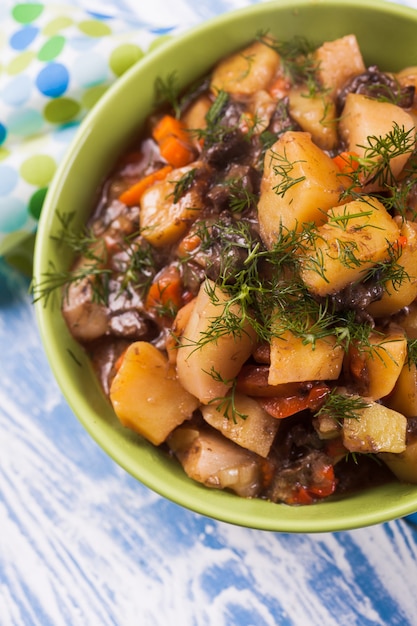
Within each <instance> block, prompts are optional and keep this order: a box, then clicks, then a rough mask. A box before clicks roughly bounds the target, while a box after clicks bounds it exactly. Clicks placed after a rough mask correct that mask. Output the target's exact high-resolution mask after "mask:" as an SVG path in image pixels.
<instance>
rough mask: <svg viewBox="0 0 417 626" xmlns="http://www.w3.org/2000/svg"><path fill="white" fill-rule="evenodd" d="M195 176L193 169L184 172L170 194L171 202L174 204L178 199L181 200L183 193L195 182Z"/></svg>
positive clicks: (195, 171) (194, 169)
mask: <svg viewBox="0 0 417 626" xmlns="http://www.w3.org/2000/svg"><path fill="white" fill-rule="evenodd" d="M196 174H197V168H196V167H194V168H192V169H191V170H188V172H185V174H183V175H182V176H181V178H180V179H178V180H176V181H175V185H174V191H173V192H172V200H173V202H174V204H176V203H177V202H179V200H180V198H182V196H183V195H184V194H185V192H186V191H188V189H189V188H190V187H191V185H192V184H193V182H194V180H195V176H196Z"/></svg>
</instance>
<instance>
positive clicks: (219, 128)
mask: <svg viewBox="0 0 417 626" xmlns="http://www.w3.org/2000/svg"><path fill="white" fill-rule="evenodd" d="M229 99H230V96H229V94H228V93H227V92H226V91H223V90H220V91H218V93H217V95H216V98H215V100H214V102H213V104H212V105H211V107H210V108H209V110H208V111H207V113H206V116H205V120H206V127H205V128H196V129H193V130H192V131H191V132H192V134H194V135H195V136H196V137H197V139H198V140H200V141H201V140H204V146H205V147H208V146H211V145H213V144H215V143H217V142H218V141H221V140H222V139H223V137H224V135H225V134H227V133H229V132H231V129H230V128H229V127H226V126H224V125H222V124H221V120H222V117H223V113H224V110H225V108H226V106H227V104H228V102H229Z"/></svg>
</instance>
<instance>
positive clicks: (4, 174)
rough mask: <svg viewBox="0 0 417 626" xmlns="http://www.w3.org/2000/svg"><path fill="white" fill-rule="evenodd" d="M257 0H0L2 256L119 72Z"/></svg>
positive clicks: (405, 0) (15, 248)
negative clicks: (210, 20) (194, 29)
mask: <svg viewBox="0 0 417 626" xmlns="http://www.w3.org/2000/svg"><path fill="white" fill-rule="evenodd" d="M262 1H264V0H210V1H208V0H202V2H198V3H196V2H194V0H151V1H150V2H147V1H146V2H145V1H139V2H138V1H137V0H55V1H54V2H50V0H44V1H41V0H32V1H27V2H22V1H16V0H0V257H1V256H3V255H10V254H13V260H14V261H15V262H18V261H19V260H20V259H21V260H23V263H24V264H25V265H26V266H28V264H29V265H30V262H31V255H32V245H33V236H32V237H31V235H33V233H35V231H36V225H37V221H38V218H39V215H40V212H41V208H42V204H43V201H44V198H45V194H46V192H47V189H48V186H49V184H50V182H51V180H52V178H53V176H54V174H55V171H56V169H57V166H58V163H59V161H60V160H61V158H62V156H63V154H64V152H65V150H66V148H67V146H68V144H69V142H70V141H71V139H72V137H73V136H74V133H75V131H76V129H77V127H78V126H79V124H80V122H81V120H82V119H83V117H84V116H85V115H86V113H87V112H88V111H89V110H90V109H91V108H92V107H93V106H94V104H95V103H96V102H97V100H98V99H99V98H100V97H101V95H102V94H103V93H104V92H105V91H106V90H107V89H108V88H109V87H110V86H111V85H112V84H113V83H114V82H115V81H116V80H117V78H118V77H119V76H121V75H122V74H123V73H124V72H125V71H126V70H127V69H128V68H129V67H130V66H131V65H132V64H133V63H136V62H137V61H138V60H139V59H141V57H143V56H144V54H145V53H146V52H147V51H148V50H150V49H152V48H153V47H154V46H156V45H158V44H159V42H161V41H162V40H163V39H165V38H166V37H170V36H173V35H175V34H177V33H179V32H180V31H183V30H185V29H188V28H190V27H192V26H193V25H195V24H196V23H198V22H200V21H202V20H205V19H208V18H211V17H214V16H215V15H218V14H220V13H224V12H225V11H230V10H233V9H238V8H241V7H243V6H247V5H249V4H256V3H257V2H262ZM382 1H383V0H381V2H382ZM396 1H397V2H400V3H401V4H407V5H409V6H415V7H417V0H396Z"/></svg>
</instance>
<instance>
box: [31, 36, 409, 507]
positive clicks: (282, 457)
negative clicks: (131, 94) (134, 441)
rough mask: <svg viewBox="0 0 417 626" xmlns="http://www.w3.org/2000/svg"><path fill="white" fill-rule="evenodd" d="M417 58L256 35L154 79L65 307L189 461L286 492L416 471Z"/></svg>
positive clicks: (192, 468) (141, 417)
mask: <svg viewBox="0 0 417 626" xmlns="http://www.w3.org/2000/svg"><path fill="white" fill-rule="evenodd" d="M416 86H417V68H416V67H408V68H404V69H402V70H401V71H399V72H397V73H395V74H394V73H387V72H384V71H383V69H380V68H378V67H376V66H370V67H367V66H366V65H365V62H364V59H363V57H362V54H361V51H360V48H359V45H358V42H357V40H356V38H355V36H353V35H346V36H345V37H342V38H340V39H337V40H335V41H328V42H325V43H323V44H322V45H320V46H318V47H316V46H313V45H311V44H310V43H309V42H308V41H306V40H304V39H301V38H296V39H293V40H291V41H285V42H281V41H276V40H274V39H273V38H272V37H270V36H269V35H265V34H262V35H259V36H258V37H257V38H256V39H255V40H254V41H253V42H252V43H250V44H249V45H248V46H247V47H245V48H244V49H242V50H239V51H237V52H236V53H235V54H233V55H231V56H229V57H227V58H225V59H222V60H221V61H220V62H219V63H218V64H217V65H216V66H215V67H214V68H213V69H212V71H211V72H210V73H209V74H208V75H207V76H204V77H202V78H201V80H199V81H197V82H196V83H195V84H194V85H192V86H190V87H189V88H188V89H187V90H186V91H185V92H182V91H180V90H178V89H177V88H176V77H175V75H171V76H168V77H164V78H162V77H161V79H160V80H159V81H158V83H157V85H155V92H156V98H155V101H156V104H155V110H154V112H153V113H152V114H151V115H150V116H149V118H148V120H147V123H146V127H145V128H144V129H143V131H142V133H141V135H140V137H139V138H138V139H137V141H135V142H134V144H133V146H132V147H131V149H130V150H129V151H127V152H126V154H124V155H123V157H122V158H121V159H120V160H119V161H118V163H117V164H116V166H115V168H114V170H113V172H112V173H111V175H109V176H108V177H107V179H106V181H105V184H104V185H103V188H102V189H101V192H100V199H99V202H98V203H97V206H95V207H94V209H93V211H92V214H91V217H90V220H89V222H88V224H87V226H86V228H85V231H84V232H83V233H82V234H81V235H80V234H79V233H76V232H75V231H74V230H73V229H72V223H71V218H72V216H71V215H61V216H60V222H61V226H62V229H61V230H62V232H61V233H60V237H61V238H62V240H63V241H65V242H66V243H67V244H68V245H70V246H71V247H72V249H73V250H74V256H75V263H74V265H73V267H72V268H71V270H70V272H68V274H66V275H65V276H63V275H59V276H53V275H50V276H47V277H45V280H44V282H43V283H41V284H38V285H36V286H35V296H36V297H38V298H40V297H44V298H46V299H47V298H48V297H49V295H50V294H51V293H52V291H54V290H56V289H57V288H60V289H61V288H62V290H63V296H62V312H63V315H64V318H65V320H66V323H67V325H68V328H69V330H70V332H71V333H72V335H73V336H74V337H75V338H76V340H77V341H79V342H80V343H81V344H82V345H83V346H84V348H85V350H86V351H87V353H88V354H89V356H90V357H91V359H92V362H93V364H94V367H95V369H96V371H97V376H98V377H99V380H100V382H101V385H102V388H103V391H104V393H105V394H106V395H107V396H108V398H109V401H110V402H111V404H112V406H113V408H114V411H115V414H116V416H117V418H118V419H119V420H120V422H121V423H122V424H123V425H124V426H126V427H127V428H131V429H133V430H134V431H136V432H137V433H139V434H140V435H141V436H143V437H144V438H146V439H147V440H148V441H150V442H151V443H152V444H153V445H155V446H160V447H161V448H162V449H163V450H164V451H165V452H166V453H167V454H169V455H172V456H173V457H175V458H176V459H177V460H178V462H179V463H180V464H181V465H182V466H183V468H184V471H185V472H186V473H187V474H188V476H190V478H192V479H194V480H196V481H198V482H201V483H203V484H204V485H206V486H207V487H211V488H218V489H228V490H232V491H233V492H235V493H236V494H237V495H239V496H242V497H259V498H265V499H268V500H271V501H273V502H283V503H286V504H290V505H307V504H311V503H315V502H317V501H320V500H322V499H324V498H328V497H332V496H334V495H339V494H343V493H345V492H348V491H350V490H352V489H359V488H363V487H364V486H372V485H374V484H378V483H381V482H384V481H390V480H401V481H407V482H412V483H417V300H416V298H417V185H416V180H417V154H416V129H415V125H416V120H417V97H416V95H415V90H416Z"/></svg>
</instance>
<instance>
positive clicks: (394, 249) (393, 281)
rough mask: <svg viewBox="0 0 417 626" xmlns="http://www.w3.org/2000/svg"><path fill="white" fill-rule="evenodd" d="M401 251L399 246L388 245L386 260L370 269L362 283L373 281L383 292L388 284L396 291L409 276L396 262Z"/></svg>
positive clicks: (402, 266) (408, 279)
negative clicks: (380, 286)
mask: <svg viewBox="0 0 417 626" xmlns="http://www.w3.org/2000/svg"><path fill="white" fill-rule="evenodd" d="M402 251H403V248H402V246H401V245H393V244H390V245H389V246H388V249H387V258H386V259H385V260H382V261H378V262H377V263H375V265H373V266H372V267H370V268H369V269H368V270H367V271H366V273H365V275H364V277H363V281H364V282H366V281H373V282H374V283H375V284H378V285H382V287H383V288H384V289H385V291H387V288H388V285H389V284H390V285H392V288H393V289H394V291H398V289H399V288H400V287H401V286H402V285H403V284H404V283H405V282H406V281H410V275H409V273H408V272H407V270H406V269H405V267H404V265H401V263H399V262H398V261H399V259H400V257H401V254H402Z"/></svg>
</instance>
